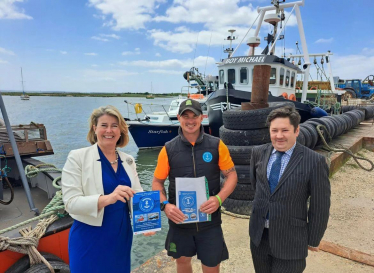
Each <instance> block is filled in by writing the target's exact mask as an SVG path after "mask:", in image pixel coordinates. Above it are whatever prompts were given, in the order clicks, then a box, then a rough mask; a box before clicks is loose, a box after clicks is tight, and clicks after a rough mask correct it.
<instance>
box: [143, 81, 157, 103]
mask: <svg viewBox="0 0 374 273" xmlns="http://www.w3.org/2000/svg"><path fill="white" fill-rule="evenodd" d="M145 98H146V99H154V98H155V96H153V86H152V82H151V93H150V94H149V95H146V96H145Z"/></svg>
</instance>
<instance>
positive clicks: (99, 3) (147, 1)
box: [89, 0, 166, 30]
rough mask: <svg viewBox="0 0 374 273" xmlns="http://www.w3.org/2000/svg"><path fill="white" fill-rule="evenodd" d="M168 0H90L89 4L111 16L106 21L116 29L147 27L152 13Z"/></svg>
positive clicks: (107, 24) (106, 23)
mask: <svg viewBox="0 0 374 273" xmlns="http://www.w3.org/2000/svg"><path fill="white" fill-rule="evenodd" d="M165 1H166V0H137V1H119V0H89V5H90V6H91V7H94V8H95V9H97V10H98V11H99V12H101V13H102V14H103V15H105V16H107V17H109V18H111V19H108V21H107V22H105V23H104V25H105V26H109V27H111V28H112V29H114V30H121V29H134V30H138V29H141V28H145V24H146V23H147V22H150V21H151V20H152V14H153V13H154V10H155V8H157V7H158V6H157V4H158V3H164V2H165Z"/></svg>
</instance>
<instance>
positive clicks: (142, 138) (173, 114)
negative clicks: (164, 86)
mask: <svg viewBox="0 0 374 273" xmlns="http://www.w3.org/2000/svg"><path fill="white" fill-rule="evenodd" d="M187 98H191V99H194V100H197V101H198V102H199V103H200V104H201V108H202V110H203V117H204V119H203V122H202V125H203V127H204V131H205V132H206V133H210V129H209V120H208V113H207V106H206V104H205V102H206V100H207V98H206V97H205V96H204V95H203V94H187V96H183V95H180V96H179V97H178V98H177V99H174V100H172V101H171V103H170V105H169V106H168V108H167V106H166V107H164V106H163V105H159V107H161V108H162V109H163V111H157V112H150V113H144V108H145V107H147V105H140V104H135V105H134V108H135V113H136V115H137V118H136V119H133V120H130V119H129V118H126V122H127V124H128V125H129V131H130V134H131V136H132V138H133V139H134V141H135V143H136V145H137V146H138V148H139V149H149V148H159V147H162V146H164V145H165V142H167V141H169V140H171V139H173V138H174V137H176V136H177V135H178V128H179V121H178V118H177V115H178V110H179V106H180V104H181V102H183V101H184V100H186V99H187ZM125 102H126V103H127V104H128V105H129V104H130V103H129V102H127V101H125ZM152 106H153V107H154V106H155V105H152ZM140 113H144V116H143V117H142V118H140V117H138V114H140Z"/></svg>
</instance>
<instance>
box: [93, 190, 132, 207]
mask: <svg viewBox="0 0 374 273" xmlns="http://www.w3.org/2000/svg"><path fill="white" fill-rule="evenodd" d="M134 194H135V191H134V190H133V189H132V188H130V187H128V186H122V185H119V186H117V188H116V189H115V190H114V191H113V192H112V193H111V194H108V195H103V196H100V197H99V202H98V208H99V210H100V209H102V208H103V207H106V206H109V205H111V204H114V203H116V202H117V201H121V202H123V203H126V201H129V200H130V198H131V197H133V196H134Z"/></svg>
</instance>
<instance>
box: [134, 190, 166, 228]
mask: <svg viewBox="0 0 374 273" xmlns="http://www.w3.org/2000/svg"><path fill="white" fill-rule="evenodd" d="M132 208H133V210H132V211H133V212H132V214H133V216H132V222H133V230H134V234H140V233H145V232H149V231H159V230H161V210H160V192H159V191H145V192H138V193H136V194H135V195H134V197H133V200H132Z"/></svg>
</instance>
